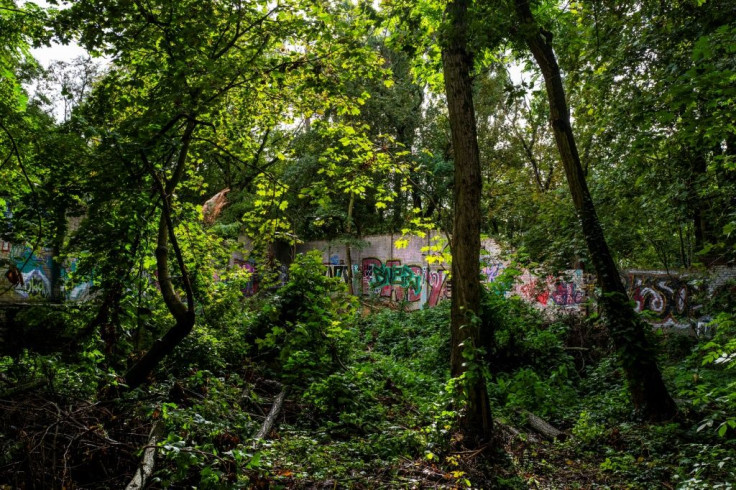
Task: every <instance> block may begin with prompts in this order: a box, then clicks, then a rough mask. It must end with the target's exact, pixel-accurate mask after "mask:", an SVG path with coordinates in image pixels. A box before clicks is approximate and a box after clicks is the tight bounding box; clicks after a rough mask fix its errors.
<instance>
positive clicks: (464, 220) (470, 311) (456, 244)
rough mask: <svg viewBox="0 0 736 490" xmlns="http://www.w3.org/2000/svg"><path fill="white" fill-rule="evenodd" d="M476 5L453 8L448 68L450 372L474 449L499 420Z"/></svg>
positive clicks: (445, 56)
mask: <svg viewBox="0 0 736 490" xmlns="http://www.w3.org/2000/svg"><path fill="white" fill-rule="evenodd" d="M470 4H471V2H470V1H468V0H456V1H452V2H450V3H449V4H448V5H447V8H446V10H445V15H446V21H447V26H446V29H447V30H446V37H445V39H444V44H443V47H442V66H443V73H444V77H445V92H446V95H447V108H448V111H449V117H450V128H451V132H452V148H453V157H454V164H455V184H454V189H453V191H454V208H453V209H454V211H453V215H454V222H453V230H452V245H451V250H452V310H451V315H450V318H451V327H450V328H451V335H450V339H451V340H450V342H451V349H452V350H451V357H450V369H451V374H452V376H454V377H458V376H462V375H464V376H465V379H464V391H465V397H466V400H465V401H466V403H467V406H466V411H465V413H464V415H463V417H462V419H461V428H462V431H463V433H464V434H465V436H466V438H467V439H468V441H469V442H470V443H471V444H472V443H475V444H478V443H480V442H481V441H490V440H491V438H492V436H493V418H492V416H491V409H490V402H489V399H488V392H487V388H486V381H485V378H484V376H483V374H482V371H480V370H479V369H478V363H479V362H480V360H481V359H480V357H482V356H481V352H482V348H483V345H482V342H481V332H480V328H479V321H478V313H479V311H480V295H481V285H480V275H479V271H480V226H481V214H480V197H481V188H482V178H481V170H480V154H479V150H478V137H477V129H476V119H475V109H474V107H473V81H472V78H471V76H470V74H471V71H472V69H473V53H472V52H471V51H470V47H469V43H468V34H469V24H470V19H469V13H468V8H469V5H470Z"/></svg>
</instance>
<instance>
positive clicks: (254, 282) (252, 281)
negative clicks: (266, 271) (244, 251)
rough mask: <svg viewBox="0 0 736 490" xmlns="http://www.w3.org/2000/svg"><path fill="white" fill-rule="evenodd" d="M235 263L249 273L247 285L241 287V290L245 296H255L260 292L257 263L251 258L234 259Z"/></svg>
mask: <svg viewBox="0 0 736 490" xmlns="http://www.w3.org/2000/svg"><path fill="white" fill-rule="evenodd" d="M233 263H234V264H235V265H237V266H238V267H240V269H241V270H244V271H246V272H247V273H248V282H247V283H246V284H245V287H243V289H241V290H240V291H241V292H242V293H243V295H244V296H248V297H250V296H253V295H254V294H256V293H257V292H258V286H259V284H258V276H257V275H256V265H255V263H254V262H253V261H250V260H242V259H233Z"/></svg>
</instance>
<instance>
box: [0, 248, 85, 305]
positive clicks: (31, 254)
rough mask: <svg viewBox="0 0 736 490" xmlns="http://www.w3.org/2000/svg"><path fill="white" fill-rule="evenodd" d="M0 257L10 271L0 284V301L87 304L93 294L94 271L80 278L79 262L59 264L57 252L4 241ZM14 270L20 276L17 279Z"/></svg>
mask: <svg viewBox="0 0 736 490" xmlns="http://www.w3.org/2000/svg"><path fill="white" fill-rule="evenodd" d="M0 258H1V259H2V262H3V264H4V265H5V266H7V267H8V271H7V272H6V274H5V275H4V277H3V278H2V279H3V281H2V282H1V283H0V288H2V289H1V290H2V294H1V295H0V301H3V302H13V301H23V302H25V301H84V300H87V299H89V297H90V296H91V295H92V294H93V287H94V271H92V273H91V274H89V275H85V276H80V274H79V273H78V272H77V265H78V260H77V259H70V260H68V261H63V262H62V261H58V260H57V258H56V257H55V254H54V251H53V250H52V249H50V248H44V249H41V250H40V251H34V250H32V249H31V248H30V247H28V246H25V245H19V244H11V243H9V242H6V241H3V242H2V243H1V244H0ZM12 271H15V272H16V273H17V274H19V275H20V277H18V278H14V279H15V280H13V281H11V280H10V279H11V278H13V276H14V275H13V273H12Z"/></svg>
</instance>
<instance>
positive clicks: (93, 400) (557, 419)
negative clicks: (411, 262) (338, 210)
mask: <svg viewBox="0 0 736 490" xmlns="http://www.w3.org/2000/svg"><path fill="white" fill-rule="evenodd" d="M321 267H322V266H321V259H320V257H319V256H318V255H307V256H305V257H302V258H300V259H299V260H298V261H297V262H296V263H295V264H294V265H293V266H292V268H291V274H290V280H289V281H288V282H287V283H286V284H284V285H281V286H279V287H274V288H272V289H271V290H270V291H267V292H264V293H263V294H259V295H258V296H256V297H254V298H252V299H249V300H247V301H245V302H241V301H238V302H237V303H234V304H233V305H232V306H230V307H227V305H225V304H224V303H222V301H221V298H219V297H218V296H217V295H216V294H213V297H212V302H211V303H210V305H211V306H212V307H213V309H215V308H216V309H218V310H220V313H222V315H221V316H220V318H223V317H224V318H227V319H228V320H227V321H226V322H222V321H207V318H206V315H202V319H201V321H199V322H198V323H197V325H196V327H195V329H194V331H193V332H192V334H191V335H190V336H189V337H187V339H186V340H185V341H184V342H183V343H182V344H181V345H180V346H179V347H178V348H177V350H176V351H175V353H174V354H173V355H171V356H169V357H168V358H167V359H166V361H165V362H164V363H163V364H162V365H161V366H160V367H159V369H157V371H156V373H155V374H154V376H153V377H152V379H151V383H150V384H149V385H148V386H146V387H144V388H140V389H137V390H134V391H126V390H125V389H123V388H124V387H123V386H122V385H121V383H122V378H121V377H120V376H121V374H122V373H123V370H122V369H121V368H122V367H123V366H124V365H125V364H126V362H125V357H126V355H133V353H132V352H131V351H129V352H128V353H127V354H126V349H128V350H130V349H131V348H132V346H133V345H134V344H135V343H136V337H135V335H132V334H131V335H129V336H128V338H126V339H123V340H121V341H120V342H118V343H117V344H111V343H110V342H109V341H106V340H105V339H104V338H102V337H101V336H97V335H91V336H88V337H85V338H84V339H80V341H79V342H78V343H77V345H76V349H74V350H66V351H63V352H51V353H49V352H47V351H45V350H43V351H41V352H38V351H34V350H33V349H24V350H21V351H20V352H17V353H14V354H12V355H8V356H5V357H3V358H2V359H0V369H1V370H2V376H3V378H2V380H3V384H4V386H5V387H13V388H17V387H23V386H26V385H28V384H32V383H33V382H39V381H40V383H38V386H37V387H35V388H34V391H29V392H22V391H19V392H17V393H18V394H15V392H12V390H11V391H7V388H3V389H4V390H6V395H7V396H6V397H4V398H5V399H7V400H9V401H7V402H6V401H4V402H3V405H2V407H3V408H2V419H0V420H1V421H2V424H3V429H4V434H6V435H3V436H2V439H0V446H2V452H3V454H4V457H3V458H4V459H3V460H2V462H1V464H3V465H5V466H3V467H2V468H3V469H2V470H0V471H2V472H3V473H2V476H3V478H4V479H5V480H6V481H8V482H11V483H12V484H17V485H20V486H24V485H25V486H28V485H29V484H28V482H32V483H33V484H35V485H36V486H38V485H40V484H41V483H43V482H46V483H48V482H51V481H53V482H55V484H56V485H57V486H61V485H65V486H67V487H70V488H71V487H75V486H84V487H85V488H108V487H109V486H110V485H112V486H120V485H123V484H125V483H127V481H129V479H130V477H131V476H132V473H133V471H134V470H135V468H136V466H137V465H138V464H139V461H140V457H141V451H142V450H141V448H143V447H144V446H146V444H147V441H148V438H149V437H150V435H151V434H152V433H151V429H152V427H153V434H154V435H156V437H157V442H156V445H157V447H158V449H159V452H158V459H157V464H156V467H155V472H154V475H153V481H152V483H151V485H152V488H169V487H190V486H191V487H197V488H322V487H328V488H642V489H645V488H698V489H699V488H703V489H704V488H724V489H726V488H731V485H732V482H734V481H736V469H735V468H736V464H735V462H736V427H735V426H736V423H735V422H734V418H733V417H734V414H735V413H736V402H735V399H734V395H733V393H734V391H736V390H734V381H733V379H734V378H733V373H734V371H733V368H734V361H733V359H734V358H733V353H734V351H735V350H736V349H734V346H733V338H734V334H735V333H736V332H735V331H734V330H735V329H734V321H733V318H734V312H733V310H732V305H731V304H730V303H729V302H728V301H726V300H724V299H723V298H719V301H720V303H718V305H717V306H713V308H714V309H713V311H712V312H709V313H710V314H711V315H712V317H713V319H714V326H715V327H716V328H715V335H713V336H708V337H706V336H703V337H701V338H697V337H683V336H681V335H674V334H666V335H659V336H658V337H657V341H658V347H659V352H660V366H661V369H662V371H663V373H664V376H665V379H666V382H667V384H668V386H669V387H670V389H671V391H672V393H673V396H674V397H675V398H677V400H678V404H679V406H680V408H681V410H680V414H679V415H678V417H677V418H676V419H674V420H672V421H669V422H668V423H664V424H658V425H651V424H647V423H646V422H645V421H642V420H640V419H638V418H637V414H636V412H635V410H634V409H633V407H632V406H631V404H630V402H629V398H628V394H627V390H626V384H625V380H624V377H623V374H622V371H621V369H620V367H619V366H618V364H617V362H616V360H615V358H614V357H613V355H612V349H611V348H610V346H609V345H608V342H607V340H606V338H607V337H606V334H605V330H604V328H603V326H602V325H600V324H599V323H597V322H598V321H599V320H586V319H582V318H579V317H576V316H566V317H560V318H557V319H549V318H546V317H544V316H543V315H542V314H541V313H540V312H539V311H537V310H535V309H534V308H531V307H530V306H528V305H527V304H526V303H524V302H522V301H521V300H519V299H516V298H507V297H505V296H504V295H501V294H495V292H490V293H488V294H486V295H485V296H484V300H483V312H482V315H481V316H480V321H481V322H482V326H483V328H484V329H485V331H486V332H490V331H492V332H493V335H491V336H488V337H487V338H486V343H485V346H484V350H485V352H486V353H487V357H486V358H485V360H483V361H482V362H483V363H484V365H483V368H484V369H483V370H482V371H483V372H485V373H487V375H488V391H489V394H490V396H491V401H492V406H493V412H494V418H495V419H496V430H497V434H498V437H499V443H500V445H501V446H502V451H501V452H502V453H503V454H502V456H500V457H494V458H488V457H487V454H488V453H480V452H477V451H472V450H467V449H466V448H464V447H462V443H461V441H460V440H459V439H458V436H457V431H456V427H455V421H456V419H457V414H456V413H455V412H454V411H453V399H452V398H453V397H452V394H453V390H452V388H451V383H449V381H450V378H449V355H450V344H449V302H445V303H442V304H440V305H439V306H438V307H436V308H432V309H427V310H421V311H415V312H407V311H401V310H399V311H396V310H390V309H382V308H376V306H375V305H371V306H365V307H364V308H367V309H364V310H363V311H362V310H361V306H360V305H359V304H357V302H356V300H355V299H354V298H352V297H350V296H349V295H347V292H346V290H345V285H344V283H343V282H341V281H340V280H339V279H333V278H329V277H325V275H324V271H323V269H322V268H321ZM233 287H238V285H237V284H235V285H234V286H233ZM218 294H219V293H218ZM222 294H223V295H230V294H231V292H230V291H223V292H222ZM724 301H725V303H724ZM206 307H207V305H203V309H204V311H205V312H206V311H207V310H206ZM228 308H229V309H228ZM716 310H717V311H716ZM150 311H152V312H154V314H153V315H152V317H156V315H157V313H156V311H157V310H156V305H152V306H151V308H150ZM65 318H66V324H65V328H67V329H68V331H69V332H78V331H80V330H83V327H84V324H85V321H87V320H88V319H87V318H81V317H75V316H74V315H68V316H67V317H65ZM130 318H131V319H132V316H131V317H130ZM150 321H154V320H153V319H152V320H150ZM716 324H717V325H716ZM156 328H158V329H163V326H152V327H151V330H152V331H155V329H156ZM491 329H493V330H491ZM129 331H130V332H133V333H134V332H135V330H134V329H133V328H132V327H131V328H130V330H129ZM123 333H125V330H124V329H123ZM285 388H286V390H287V391H286V394H285V397H284V398H285V402H284V404H283V408H282V410H281V412H280V413H279V416H278V417H277V418H276V421H275V424H274V426H273V427H272V428H271V430H270V431H269V432H268V433H267V435H266V437H264V438H263V439H259V440H256V439H255V438H254V436H255V434H256V433H257V432H258V431H259V429H260V428H261V426H262V424H263V423H264V420H265V419H266V417H267V415H268V413H269V411H270V410H271V409H272V407H273V405H274V403H275V400H276V399H277V398H278V396H279V395H280V392H281V391H282V390H284V389H285ZM57 410H58V411H57ZM65 414H66V415H65ZM79 414H85V415H84V418H82V415H79ZM531 414H533V415H536V416H538V417H542V418H543V419H545V420H546V421H547V422H549V423H550V424H552V425H553V426H554V427H556V428H557V429H559V430H561V431H563V433H564V436H565V437H562V438H559V439H558V440H556V441H549V440H546V439H545V438H544V437H543V436H541V435H540V434H538V433H537V432H535V430H534V429H532V428H531V427H530V425H529V418H530V417H531ZM76 418H79V420H77V419H76ZM62 419H65V420H68V422H65V423H62V422H60V420H62ZM77 422H78V423H77ZM49 427H51V428H55V427H58V429H54V430H51V429H49ZM75 431H76V432H75ZM62 440H63V441H67V442H65V443H64V444H61V443H60V442H59V441H62ZM115 441H117V442H115ZM121 441H122V442H121ZM105 444H107V445H108V447H107V449H105ZM29 448H31V449H30V450H29ZM103 449H104V450H103ZM75 451H78V452H79V453H80V454H84V455H85V458H86V459H85V460H86V463H85V464H86V465H87V466H84V468H87V467H93V468H94V469H93V470H85V471H86V473H85V475H86V476H82V474H81V473H75V470H74V469H73V468H75V466H74V464H77V465H78V466H77V467H80V468H82V466H80V465H81V463H75V462H74V460H73V458H72V457H71V456H70V454H73V453H74V452H75ZM111 451H116V452H115V453H114V454H116V455H117V456H116V457H115V458H114V459H112V460H111V459H110V456H109V454H111ZM90 465H91V466H90ZM95 465H97V466H95ZM54 468H56V469H57V471H56V473H55V474H53V475H52V474H51V472H53V469H54ZM59 468H61V469H62V470H63V469H64V468H68V470H63V471H58V469H59ZM102 468H104V470H103V469H102ZM33 475H36V476H33ZM39 475H40V476H39ZM110 475H112V476H110ZM34 478H36V480H34ZM18 482H26V483H25V484H21V483H18ZM111 482H114V484H113V483H111ZM31 486H32V485H31Z"/></svg>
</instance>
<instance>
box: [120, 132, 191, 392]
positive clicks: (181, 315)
mask: <svg viewBox="0 0 736 490" xmlns="http://www.w3.org/2000/svg"><path fill="white" fill-rule="evenodd" d="M195 126H196V123H195V122H193V121H190V122H188V123H187V126H186V129H185V130H184V135H183V136H182V145H181V150H180V152H179V157H178V158H177V163H176V167H175V169H174V172H173V175H172V177H171V179H170V180H169V181H168V182H167V183H166V185H164V184H163V182H161V180H160V179H159V177H158V175H156V172H155V171H154V169H153V167H152V166H151V165H150V164H149V162H148V161H147V159H146V156H145V154H142V155H141V157H142V158H143V160H144V161H145V162H146V164H147V165H148V166H149V168H150V171H151V174H152V177H153V179H154V181H155V182H156V185H157V187H158V191H159V194H160V196H161V202H162V205H161V218H160V220H159V224H158V241H157V243H156V269H157V272H158V283H159V287H160V288H161V296H162V297H163V300H164V303H165V304H166V308H167V309H168V310H169V312H170V313H171V315H172V316H173V317H174V321H175V323H174V326H173V327H171V329H169V331H168V332H166V334H165V335H164V336H163V337H161V338H160V339H157V340H156V341H155V342H154V343H153V346H151V348H150V349H149V350H148V352H146V353H145V354H144V355H143V357H141V358H140V359H139V360H138V361H137V362H136V363H135V364H134V365H133V366H131V368H130V369H129V370H128V372H127V373H125V383H126V384H127V385H128V387H129V388H130V389H133V388H136V387H138V386H140V385H141V384H143V382H145V381H146V378H148V375H149V374H150V373H151V372H152V371H153V369H154V368H155V367H156V366H157V365H158V363H159V362H161V361H162V360H163V358H164V357H166V356H167V355H169V354H170V353H171V352H172V351H173V350H174V348H175V347H176V346H177V345H178V344H179V342H181V341H182V340H183V339H184V337H186V336H187V335H189V333H190V332H191V331H192V328H193V327H194V320H195V315H194V295H193V292H192V285H191V283H190V281H189V274H188V272H187V270H186V267H185V266H184V258H183V256H182V253H181V249H180V248H179V244H178V242H177V239H176V234H175V233H174V224H173V221H172V217H171V202H170V197H171V195H172V194H173V192H174V190H175V189H176V186H177V184H178V183H179V180H181V178H182V176H183V175H184V166H185V165H186V159H187V154H188V153H189V144H190V143H191V140H192V134H193V133H194V128H195ZM169 240H171V244H169ZM169 245H171V248H173V250H174V255H175V257H176V262H177V266H178V268H179V271H180V273H181V276H182V281H183V285H184V291H185V293H186V301H187V302H186V304H184V302H183V301H182V300H181V299H180V298H179V295H178V294H177V293H176V291H175V290H174V285H173V284H172V282H171V274H170V272H169Z"/></svg>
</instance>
